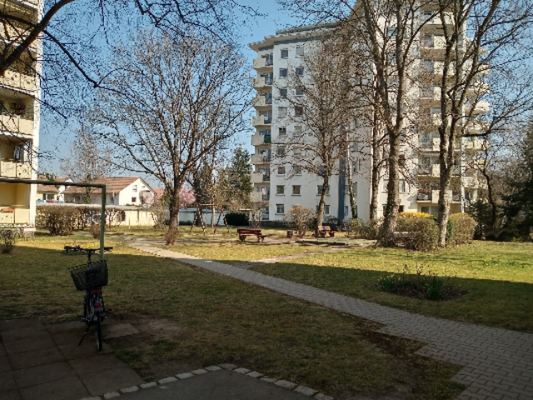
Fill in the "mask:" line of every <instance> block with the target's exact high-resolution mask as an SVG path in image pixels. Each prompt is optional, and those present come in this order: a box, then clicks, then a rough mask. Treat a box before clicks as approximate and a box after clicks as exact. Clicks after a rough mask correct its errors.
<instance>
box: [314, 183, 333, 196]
mask: <svg viewBox="0 0 533 400" xmlns="http://www.w3.org/2000/svg"><path fill="white" fill-rule="evenodd" d="M323 186H324V185H317V189H318V191H317V194H318V195H321V194H322V187H323ZM329 189H330V187H329V186H328V190H327V192H326V194H328V195H329Z"/></svg>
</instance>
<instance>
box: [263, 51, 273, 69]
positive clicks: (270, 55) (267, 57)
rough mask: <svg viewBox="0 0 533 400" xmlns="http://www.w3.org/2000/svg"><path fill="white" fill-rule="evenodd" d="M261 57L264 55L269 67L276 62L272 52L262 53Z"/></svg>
mask: <svg viewBox="0 0 533 400" xmlns="http://www.w3.org/2000/svg"><path fill="white" fill-rule="evenodd" d="M261 57H263V58H264V59H266V60H265V65H266V66H267V67H268V66H269V65H273V64H274V54H272V53H270V54H264V55H262V56H261Z"/></svg>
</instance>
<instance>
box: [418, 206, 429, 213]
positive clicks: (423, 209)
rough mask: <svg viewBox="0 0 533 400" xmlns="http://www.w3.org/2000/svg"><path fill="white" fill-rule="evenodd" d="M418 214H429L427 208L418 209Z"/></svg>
mask: <svg viewBox="0 0 533 400" xmlns="http://www.w3.org/2000/svg"><path fill="white" fill-rule="evenodd" d="M420 212H423V213H424V214H429V207H420Z"/></svg>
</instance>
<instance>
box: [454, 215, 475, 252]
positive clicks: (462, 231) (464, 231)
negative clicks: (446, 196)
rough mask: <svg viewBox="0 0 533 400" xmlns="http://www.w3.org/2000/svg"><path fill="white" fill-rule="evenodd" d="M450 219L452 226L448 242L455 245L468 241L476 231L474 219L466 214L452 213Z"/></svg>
mask: <svg viewBox="0 0 533 400" xmlns="http://www.w3.org/2000/svg"><path fill="white" fill-rule="evenodd" d="M450 221H451V223H452V227H453V228H452V232H451V236H450V244H451V245H453V246H456V245H460V244H468V243H470V241H471V240H472V239H473V238H474V234H475V232H476V226H477V223H476V220H475V219H474V218H472V217H471V216H470V215H468V214H452V215H450Z"/></svg>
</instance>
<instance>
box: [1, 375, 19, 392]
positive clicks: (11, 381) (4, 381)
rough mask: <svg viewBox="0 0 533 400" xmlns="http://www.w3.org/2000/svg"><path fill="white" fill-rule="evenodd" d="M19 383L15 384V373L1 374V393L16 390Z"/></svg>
mask: <svg viewBox="0 0 533 400" xmlns="http://www.w3.org/2000/svg"><path fill="white" fill-rule="evenodd" d="M16 389H17V383H16V382H15V375H14V373H13V371H6V372H1V373H0V392H7V391H8V390H16Z"/></svg>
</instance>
